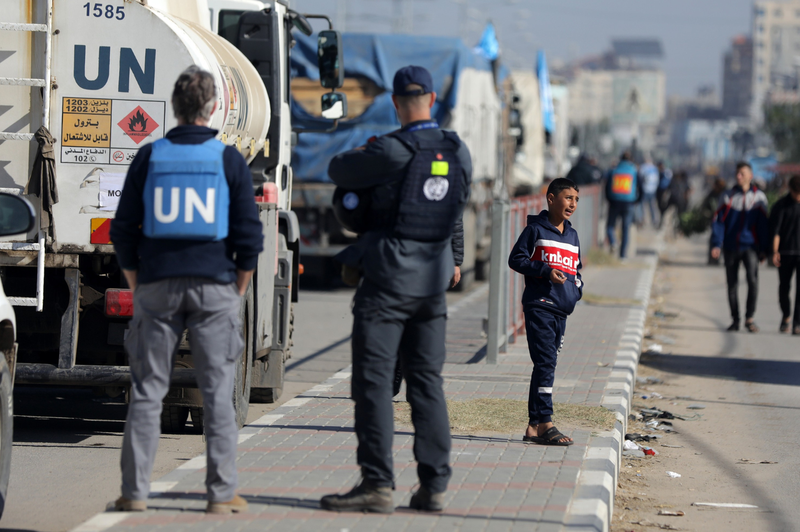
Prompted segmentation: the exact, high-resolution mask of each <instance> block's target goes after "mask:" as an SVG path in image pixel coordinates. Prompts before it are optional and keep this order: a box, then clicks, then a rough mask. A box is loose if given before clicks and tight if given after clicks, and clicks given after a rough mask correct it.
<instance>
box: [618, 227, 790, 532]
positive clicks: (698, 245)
mask: <svg viewBox="0 0 800 532" xmlns="http://www.w3.org/2000/svg"><path fill="white" fill-rule="evenodd" d="M705 253H706V241H705V240H704V238H701V237H698V238H696V239H692V240H691V241H686V240H679V241H678V242H676V243H675V244H673V245H672V246H670V247H669V248H668V253H667V254H666V256H662V260H663V262H662V267H661V268H660V270H659V275H658V277H657V281H656V285H657V286H659V285H660V286H661V287H662V289H663V290H664V293H663V295H662V297H663V307H662V308H663V310H664V311H666V312H667V318H665V319H660V320H659V319H656V320H655V322H654V324H653V325H654V327H655V332H656V334H658V335H663V336H664V337H666V338H667V339H669V338H671V339H672V340H670V341H669V342H667V343H663V349H664V353H663V354H652V353H650V354H645V355H642V359H641V362H640V372H641V373H642V374H647V375H651V374H655V375H657V376H659V377H661V378H663V379H664V380H665V381H666V384H665V385H664V386H662V387H654V389H657V390H658V391H659V392H661V393H662V394H664V395H665V396H667V397H668V399H665V400H663V401H661V402H657V401H656V404H657V405H658V406H659V407H661V408H664V409H667V410H670V411H673V412H674V413H680V414H687V415H692V414H694V413H700V414H702V417H701V418H700V420H698V421H693V422H684V423H679V426H680V428H679V432H680V434H679V435H678V436H676V437H675V440H676V441H675V442H673V443H679V444H680V445H682V446H684V447H685V448H686V449H687V450H688V451H689V452H687V453H686V455H685V456H684V457H683V459H682V460H681V461H676V462H675V463H672V462H670V461H669V460H670V454H671V453H670V451H672V450H671V449H665V450H664V451H663V454H664V457H663V458H661V460H662V464H661V466H660V467H662V468H664V469H670V468H674V469H672V470H674V471H678V472H680V473H683V475H684V476H683V478H682V479H680V481H679V482H675V483H672V484H670V486H671V488H672V489H669V490H666V489H665V490H664V492H658V490H657V488H653V487H652V486H651V488H652V490H648V495H650V496H652V497H656V498H658V499H659V503H661V504H667V505H669V506H670V507H674V508H676V509H677V508H680V509H682V510H686V511H687V515H686V518H681V520H682V521H681V523H680V525H681V526H684V527H688V528H684V529H688V530H708V531H717V530H720V531H721V530H725V531H726V532H728V531H739V530H742V531H745V530H759V531H774V532H779V531H791V530H800V505H798V504H797V501H798V498H799V497H800V477H798V475H797V474H796V472H797V471H798V468H799V467H800V454H798V453H797V452H796V448H797V441H798V440H800V406H798V386H800V359H799V358H798V355H800V337H798V336H791V335H786V334H780V333H779V332H778V324H779V322H780V317H781V316H780V311H779V308H778V303H777V284H778V283H777V272H776V270H775V269H774V268H767V267H765V266H763V265H762V267H761V268H760V272H759V275H760V291H759V297H758V310H757V312H756V321H757V323H758V324H759V325H760V326H761V329H762V330H761V332H760V333H758V334H750V333H747V332H744V331H742V332H738V333H728V332H725V328H726V327H727V326H728V325H729V324H730V322H731V317H730V312H729V310H728V304H727V299H726V287H725V277H724V270H723V269H722V268H721V267H717V268H710V267H708V266H706V265H705V260H704V259H705ZM743 285H744V286H746V285H745V283H744V273H743V271H742V272H740V304H741V305H742V306H743V304H744V297H745V294H746V289H745V288H744V286H743ZM654 342H659V339H658V338H656V339H655V340H654ZM645 347H647V343H645ZM652 372H654V373H652ZM670 397H676V398H677V399H671V398H670ZM691 404H702V405H703V406H704V407H705V408H704V409H702V410H694V411H693V410H685V408H686V407H687V405H691ZM743 458H745V459H749V460H754V461H756V462H760V461H768V462H777V463H776V464H761V465H746V464H745V465H742V464H741V463H740V460H741V459H743ZM658 473H659V478H661V477H663V475H664V473H663V471H661V472H658ZM663 478H666V477H663ZM698 500H702V501H704V502H718V503H744V504H752V505H756V506H758V507H759V510H758V511H746V512H731V511H711V512H709V511H697V510H696V509H695V508H693V507H692V506H691V503H692V502H696V501H698ZM648 519H649V520H651V521H652V520H653V519H654V518H653V517H648ZM675 524H676V525H678V523H677V522H676V523H675ZM626 527H627V528H626V529H630V526H629V525H627V524H626Z"/></svg>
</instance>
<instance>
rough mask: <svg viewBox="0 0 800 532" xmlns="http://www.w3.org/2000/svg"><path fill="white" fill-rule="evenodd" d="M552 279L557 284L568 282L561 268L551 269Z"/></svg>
mask: <svg viewBox="0 0 800 532" xmlns="http://www.w3.org/2000/svg"><path fill="white" fill-rule="evenodd" d="M550 281H551V282H553V283H555V284H564V283H566V282H567V276H566V275H564V272H562V271H561V270H550Z"/></svg>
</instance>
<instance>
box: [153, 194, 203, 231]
mask: <svg viewBox="0 0 800 532" xmlns="http://www.w3.org/2000/svg"><path fill="white" fill-rule="evenodd" d="M181 190H183V191H184V192H185V194H184V202H183V204H184V208H183V221H184V222H185V223H186V224H194V223H195V221H194V213H195V211H197V213H198V214H199V215H200V217H201V218H202V219H203V222H204V223H206V224H213V223H215V214H216V213H215V212H214V211H215V208H214V206H215V204H216V203H215V202H216V193H217V191H216V190H215V189H213V188H207V189H206V199H205V202H204V201H203V200H202V199H200V194H198V193H197V191H196V190H195V189H194V188H191V187H186V188H183V189H182V188H181V187H171V188H170V199H169V213H168V214H165V213H164V187H155V190H154V194H153V196H154V197H153V215H154V216H155V217H156V221H157V222H158V223H161V224H171V223H173V222H175V221H176V220H177V219H178V216H179V215H180V211H181V208H180V204H181Z"/></svg>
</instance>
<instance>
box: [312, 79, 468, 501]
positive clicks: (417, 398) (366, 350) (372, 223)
mask: <svg viewBox="0 0 800 532" xmlns="http://www.w3.org/2000/svg"><path fill="white" fill-rule="evenodd" d="M393 89H394V95H393V96H392V100H393V101H394V104H395V107H396V109H397V116H398V118H399V119H400V124H401V125H402V128H401V129H400V130H399V131H396V132H393V133H391V134H389V135H386V136H383V137H380V138H378V139H377V140H375V141H374V142H370V143H368V144H367V145H366V146H363V147H360V148H356V149H355V150H351V151H348V152H345V153H342V154H340V155H338V156H336V157H335V158H334V159H333V160H332V161H331V163H330V167H329V168H328V173H329V174H330V177H331V179H332V180H333V182H334V183H336V184H337V185H338V186H340V187H342V188H345V189H349V190H366V189H373V193H372V194H371V198H372V201H371V206H370V212H369V214H368V216H367V218H368V224H369V230H368V231H366V232H365V233H364V234H363V235H362V236H361V237H360V238H359V241H358V242H357V243H356V244H355V245H353V246H351V247H350V248H348V249H347V250H345V251H344V252H342V253H341V254H340V255H339V256H338V257H337V258H338V259H339V260H340V262H342V263H343V264H345V265H346V266H348V267H350V268H354V269H356V270H358V271H359V272H360V274H361V281H360V284H359V287H358V290H357V291H356V295H355V299H354V306H353V317H354V321H353V340H352V347H353V381H352V395H353V400H354V401H355V403H356V408H355V430H356V435H357V436H358V451H357V459H358V464H359V465H360V466H361V474H362V480H361V482H360V483H359V484H358V485H357V486H356V487H355V488H353V489H352V490H351V491H350V492H348V493H346V494H343V495H327V496H325V497H323V498H322V500H321V504H322V507H323V508H325V509H327V510H334V511H370V512H381V513H391V512H392V511H393V510H394V503H393V501H392V489H393V487H394V474H393V464H392V437H393V434H394V425H393V418H394V410H393V407H392V380H393V377H394V370H395V365H396V362H397V358H398V356H400V357H402V358H403V369H404V373H405V378H406V383H407V391H406V398H407V399H408V402H409V403H410V405H411V419H412V422H413V423H414V429H415V440H414V456H415V458H416V460H417V464H418V465H417V474H418V475H419V481H420V486H421V487H420V489H419V491H417V492H416V493H415V494H414V495H413V496H412V497H411V502H410V506H411V507H412V508H414V509H418V510H424V511H441V510H442V508H443V500H444V492H445V491H446V489H447V482H448V480H449V479H450V475H451V469H450V424H449V420H448V416H447V405H446V404H445V397H444V390H443V388H442V376H441V372H442V367H443V365H444V360H445V324H446V318H447V303H446V300H445V291H446V290H447V288H448V286H450V284H451V283H452V282H453V281H454V277H456V276H457V271H456V266H455V262H454V260H453V249H452V245H451V238H452V235H453V229H454V227H455V225H456V223H457V222H458V221H459V220H460V218H461V214H462V212H463V210H464V207H465V206H466V204H467V200H468V199H469V191H470V184H471V181H472V162H471V159H470V155H469V150H468V149H467V147H466V146H465V145H464V144H463V143H462V142H461V141H460V140H459V138H458V136H457V135H456V134H455V133H453V132H450V131H444V130H441V129H439V126H438V124H437V123H436V122H435V121H433V120H431V108H432V107H433V105H434V103H435V102H436V93H435V92H433V80H432V78H431V75H430V73H429V72H428V71H427V70H425V69H424V68H422V67H418V66H408V67H404V68H401V69H400V70H398V71H397V73H396V74H395V77H394V83H393ZM454 274H455V275H454Z"/></svg>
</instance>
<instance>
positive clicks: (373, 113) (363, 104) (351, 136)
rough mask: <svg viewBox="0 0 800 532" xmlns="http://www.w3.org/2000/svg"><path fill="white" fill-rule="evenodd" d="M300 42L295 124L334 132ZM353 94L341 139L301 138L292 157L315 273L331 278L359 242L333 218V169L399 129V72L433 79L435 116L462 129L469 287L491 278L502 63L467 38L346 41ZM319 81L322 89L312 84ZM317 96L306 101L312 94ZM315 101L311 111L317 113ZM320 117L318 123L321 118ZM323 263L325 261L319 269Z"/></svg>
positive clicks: (295, 58)
mask: <svg viewBox="0 0 800 532" xmlns="http://www.w3.org/2000/svg"><path fill="white" fill-rule="evenodd" d="M296 38H297V46H296V47H295V49H294V50H293V51H292V78H293V80H292V89H293V90H292V94H293V98H297V99H293V101H292V124H293V126H295V127H298V126H300V127H302V128H316V129H325V128H327V127H328V126H327V124H329V122H327V123H326V122H323V120H322V119H321V118H318V117H319V113H318V112H315V111H316V110H315V109H313V103H314V102H317V101H319V89H318V88H317V87H319V85H318V82H316V79H317V78H318V71H317V58H316V53H317V45H316V41H315V37H314V36H312V37H308V38H303V37H302V36H299V37H296ZM343 43H344V64H345V78H346V79H345V86H344V88H343V89H340V90H342V91H344V92H345V93H346V94H347V97H348V103H349V106H350V113H349V117H348V119H346V120H344V121H341V122H340V123H339V126H338V128H337V130H336V131H335V132H333V133H301V134H300V135H299V136H298V139H297V145H296V146H295V149H294V151H293V155H292V171H293V179H292V183H293V184H292V187H293V190H292V209H293V211H294V212H295V213H296V214H297V216H298V218H299V221H300V233H301V244H300V252H301V255H302V256H303V257H304V259H303V261H304V265H305V267H306V274H312V275H313V274H320V275H323V276H325V275H326V274H327V275H329V274H331V273H332V272H335V270H334V269H333V268H332V265H331V264H330V259H331V257H333V255H335V254H336V253H338V252H339V251H340V250H341V249H343V248H344V247H345V246H347V245H348V244H350V243H351V242H353V241H354V240H355V235H354V234H352V233H348V232H347V231H346V230H344V229H343V228H342V227H341V226H340V225H339V223H338V222H337V221H336V219H335V217H334V215H333V211H332V209H331V200H332V197H333V191H334V185H333V184H332V183H331V181H330V179H329V177H328V173H327V169H328V163H329V161H330V159H331V158H332V157H333V156H334V155H336V154H337V153H341V152H343V151H346V150H349V149H353V148H355V147H357V146H360V145H363V144H365V143H366V142H367V140H368V139H369V138H370V137H372V136H376V135H384V134H386V133H389V132H391V131H394V130H396V129H398V128H399V127H400V123H399V122H398V120H397V116H396V114H395V110H394V107H393V105H392V100H391V90H392V80H393V78H394V73H395V72H396V71H397V69H399V68H401V67H403V66H405V65H410V64H414V65H420V66H423V67H425V68H427V69H428V70H429V71H430V72H431V75H432V76H433V81H434V89H435V91H436V93H437V101H436V104H435V106H434V108H433V117H434V118H435V119H436V120H437V121H438V122H439V125H440V126H441V127H443V128H446V129H451V130H454V131H455V132H457V133H458V135H459V136H460V137H461V138H462V139H463V140H464V142H465V143H466V144H467V146H468V147H469V149H470V152H471V154H472V161H473V187H472V195H471V199H470V204H469V206H468V208H467V210H466V211H465V213H464V231H465V256H464V264H463V266H462V272H463V277H462V279H463V282H462V284H464V285H465V288H466V287H467V286H468V285H469V284H470V282H471V281H472V280H473V279H474V278H475V276H476V275H477V276H478V277H479V278H480V277H482V276H483V275H484V274H485V271H484V270H485V268H486V267H487V266H488V260H489V243H490V239H489V234H490V230H489V229H490V228H489V226H490V218H491V216H490V212H489V210H490V209H489V207H490V206H491V202H492V197H493V191H494V188H495V187H496V186H499V184H500V182H501V179H500V178H501V176H500V175H499V174H500V172H501V166H502V165H501V161H500V159H501V149H500V143H501V135H502V131H501V123H502V115H503V111H502V105H501V98H500V96H499V95H498V91H497V88H496V83H495V75H494V74H493V63H492V62H491V61H490V60H489V59H487V58H486V56H485V55H483V54H480V53H476V51H474V50H473V49H471V48H469V47H467V46H466V45H465V44H464V43H463V42H462V41H461V40H460V39H455V38H449V37H428V36H414V35H373V34H355V33H353V34H344V35H343ZM312 82H313V83H312ZM304 86H308V87H314V89H313V90H312V91H311V92H313V91H316V92H315V93H313V94H309V96H308V98H307V99H303V97H302V95H303V87H304ZM306 102H309V103H308V104H307V103H306ZM315 115H316V116H315ZM315 259H316V260H315Z"/></svg>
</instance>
